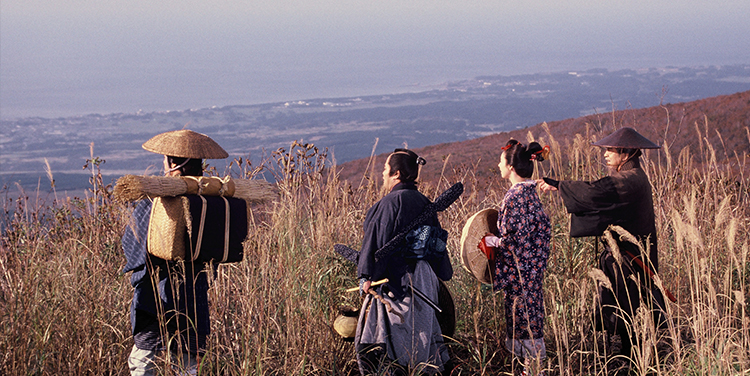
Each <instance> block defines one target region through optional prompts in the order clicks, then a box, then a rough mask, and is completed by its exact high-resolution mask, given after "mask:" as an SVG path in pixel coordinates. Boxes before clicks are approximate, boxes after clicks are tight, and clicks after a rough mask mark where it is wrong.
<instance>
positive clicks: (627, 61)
mask: <svg viewBox="0 0 750 376" xmlns="http://www.w3.org/2000/svg"><path fill="white" fill-rule="evenodd" d="M454 54H456V56H439V57H438V58H435V59H428V58H425V57H424V56H427V55H422V57H420V58H414V57H412V58H411V59H414V60H408V59H406V58H403V57H402V58H393V57H388V56H378V55H377V54H369V55H366V56H361V57H360V58H361V60H358V61H354V60H350V61H335V62H334V63H331V60H330V59H324V58H321V59H320V60H319V61H306V62H298V61H295V60H294V59H285V60H284V59H282V60H280V61H279V63H278V64H275V65H267V66H257V65H256V66H252V65H249V64H248V65H247V66H238V65H236V63H234V65H231V64H222V63H221V62H220V61H217V60H215V59H213V60H211V59H208V58H207V59H206V60H205V61H201V60H195V59H193V60H192V61H191V63H190V64H186V65H184V66H183V65H180V64H174V65H173V66H172V67H171V68H170V69H164V67H161V66H159V65H157V64H153V65H150V66H149V65H145V66H143V65H142V66H125V67H119V68H118V69H101V68H99V69H90V68H89V66H88V65H87V64H80V65H75V66H68V67H66V68H56V67H49V68H48V69H47V70H39V71H33V72H30V71H28V69H27V67H21V66H17V67H13V66H6V67H2V70H1V72H2V85H0V119H13V118H25V117H46V118H55V117H68V116H77V115H86V114H90V113H99V114H110V113H120V112H122V113H136V112H139V111H143V112H152V111H168V110H185V109H190V108H207V107H212V106H219V107H223V106H227V105H249V104H259V103H272V102H281V101H292V100H301V99H313V98H333V97H352V96H360V95H362V96H364V95H372V94H396V93H405V92H419V91H426V90H431V89H434V88H438V87H441V86H442V85H443V84H445V83H446V82H451V81H459V80H463V79H471V78H475V77H477V76H512V75H520V74H531V73H546V72H559V71H570V70H586V69H591V68H605V69H609V70H618V69H623V68H633V69H638V68H651V67H664V66H701V65H724V64H737V63H745V61H739V60H741V59H732V58H731V57H724V58H721V57H716V56H711V57H710V58H711V59H714V60H707V59H708V57H706V56H705V55H702V54H696V55H688V56H675V55H671V56H663V55H658V56H653V57H647V56H632V55H628V56H614V55H602V56H591V55H587V54H583V53H573V52H567V53H558V54H556V55H555V54H553V55H542V54H541V53H540V54H539V56H532V55H529V56H525V57H524V58H523V59H512V60H511V59H510V58H507V57H505V58H504V57H503V56H501V55H500V54H498V53H497V52H496V51H495V52H494V53H492V51H490V52H488V53H486V54H485V53H474V55H473V56H471V54H465V55H461V56H458V53H457V52H454ZM419 59H421V60H419ZM717 61H719V62H720V64H719V63H716V62H717Z"/></svg>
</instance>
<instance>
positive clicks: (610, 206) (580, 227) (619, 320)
mask: <svg viewBox="0 0 750 376" xmlns="http://www.w3.org/2000/svg"><path fill="white" fill-rule="evenodd" d="M594 145H596V146H599V147H602V148H605V149H606V151H605V153H604V158H605V160H606V162H607V166H608V167H609V168H610V175H609V176H607V177H604V178H601V179H599V180H596V181H591V182H588V181H565V180H563V181H556V180H552V179H549V178H544V179H543V181H540V182H539V183H540V185H539V187H540V189H541V190H542V191H544V192H549V191H558V192H559V193H560V196H561V197H562V199H563V202H564V204H565V208H566V209H567V211H568V213H571V214H572V215H571V219H570V236H572V237H583V236H597V237H599V236H601V235H603V234H604V233H605V232H606V231H609V232H610V234H611V235H612V237H613V238H614V240H615V242H616V243H617V248H618V250H619V254H620V255H622V258H621V259H622V260H623V262H622V264H620V263H618V262H617V258H618V257H617V255H616V254H613V250H612V249H611V248H610V246H609V244H608V243H607V242H602V243H603V244H604V249H603V251H602V253H601V254H600V255H599V268H600V269H601V270H602V271H603V272H604V274H605V275H606V276H607V277H608V279H609V282H610V283H611V286H612V289H611V290H610V289H608V288H606V287H601V286H600V287H599V299H598V307H597V309H596V312H595V315H594V321H595V326H596V329H597V330H604V331H606V332H607V333H609V334H615V333H616V334H618V335H619V336H620V339H621V343H622V345H621V349H620V351H619V355H624V356H626V357H630V355H631V350H632V343H633V339H634V338H633V336H632V335H631V333H632V329H630V330H629V329H628V327H629V325H630V324H631V323H632V318H633V316H634V315H635V312H636V310H637V309H638V307H639V306H640V305H641V303H642V301H643V302H645V303H646V304H650V305H651V306H650V307H649V308H651V309H652V312H653V318H654V320H655V323H656V325H657V326H661V325H663V323H664V318H663V314H662V312H663V308H664V297H663V295H662V293H661V291H660V290H659V289H658V288H656V287H655V286H654V284H653V280H652V279H651V277H650V276H649V275H648V274H649V272H648V271H646V270H644V268H650V270H651V272H653V273H658V271H659V255H658V249H657V239H656V223H655V219H654V218H655V216H654V206H653V199H652V196H651V183H650V182H649V180H648V177H647V176H646V173H645V172H644V171H643V169H641V166H640V155H641V150H640V149H657V148H659V146H658V145H656V144H654V143H653V142H651V141H649V140H648V139H646V138H645V137H643V136H642V135H640V134H639V133H638V132H636V131H635V130H634V129H632V128H621V129H619V130H617V131H616V132H614V133H612V134H611V135H609V136H607V137H605V138H603V139H602V140H601V141H599V142H596V143H594ZM612 225H615V226H620V227H622V228H623V229H625V230H626V231H628V232H629V233H630V234H632V235H633V236H635V238H636V239H637V240H638V242H639V243H640V245H641V246H642V248H643V250H644V252H641V251H640V249H639V248H638V246H637V245H635V244H633V243H631V242H628V241H626V240H624V239H622V238H621V236H620V235H619V234H618V233H617V232H615V231H613V230H612V229H610V228H609V226H612ZM646 253H647V254H646ZM633 274H635V275H636V277H637V279H638V281H639V282H638V283H636V282H635V281H633V280H632V279H631V278H630V277H631V275H633ZM639 284H640V286H641V288H639Z"/></svg>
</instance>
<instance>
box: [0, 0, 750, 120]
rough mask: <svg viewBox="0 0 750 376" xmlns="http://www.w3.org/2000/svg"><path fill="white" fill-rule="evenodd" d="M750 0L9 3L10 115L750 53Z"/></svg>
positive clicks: (419, 87) (741, 59)
mask: <svg viewBox="0 0 750 376" xmlns="http://www.w3.org/2000/svg"><path fill="white" fill-rule="evenodd" d="M748 15H750V1H747V0H728V1H704V0H683V1H674V0H633V1H629V0H622V1H619V2H605V1H593V0H568V1H559V0H556V1H547V0H529V1H520V0H513V1H474V0H461V1H458V0H456V1H447V0H432V1H428V0H409V1H406V0H402V1H395V0H338V1H333V0H325V1H314V0H299V1H297V0H273V1H271V0H266V1H229V0H214V1H210V2H208V1H205V0H203V1H194V0H180V1H177V0H162V1H153V0H150V1H145V0H130V1H124V0H96V1H93V0H66V1H54V0H2V1H1V2H0V119H10V118H18V117H30V116H42V117H58V116H72V115H83V114H87V113H103V114H106V113H114V112H125V113H135V112H137V111H139V110H142V111H165V110H184V109H188V108H205V107H211V106H225V105H237V104H255V103H268V102H275V101H286V100H296V99H309V98H320V97H336V96H356V95H369V94H387V93H394V92H407V91H423V90H428V89H430V88H432V87H436V86H437V85H440V84H442V83H444V82H446V81H455V80H460V79H467V78H473V77H476V76H481V75H515V74H527V73H544V72H553V71H565V70H584V69H589V68H606V69H610V70H615V69H622V68H649V67H663V66H697V65H727V64H738V63H748V62H750V37H748V35H750V22H747V17H748Z"/></svg>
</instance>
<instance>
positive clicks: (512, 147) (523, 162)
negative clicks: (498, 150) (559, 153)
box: [501, 139, 549, 179]
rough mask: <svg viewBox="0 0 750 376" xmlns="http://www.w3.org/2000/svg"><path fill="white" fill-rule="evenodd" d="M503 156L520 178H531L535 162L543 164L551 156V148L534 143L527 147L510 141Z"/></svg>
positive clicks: (512, 140) (504, 148) (515, 141)
mask: <svg viewBox="0 0 750 376" xmlns="http://www.w3.org/2000/svg"><path fill="white" fill-rule="evenodd" d="M502 149H503V156H501V158H502V157H504V158H505V161H506V162H507V163H508V166H511V167H513V170H515V171H516V173H517V174H518V176H520V177H522V178H527V179H528V178H530V177H531V175H532V174H533V173H534V161H536V162H542V161H544V159H545V158H547V156H548V155H549V146H544V147H542V145H540V144H539V143H538V142H532V143H530V144H529V146H528V147H527V146H526V145H524V144H522V143H520V142H518V141H517V140H514V139H510V140H508V143H507V144H505V146H504V147H503V148H502Z"/></svg>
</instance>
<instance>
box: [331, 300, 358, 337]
mask: <svg viewBox="0 0 750 376" xmlns="http://www.w3.org/2000/svg"><path fill="white" fill-rule="evenodd" d="M339 313H340V315H339V316H338V317H336V320H334V321H333V330H335V331H336V333H338V334H339V335H340V336H341V338H343V339H344V340H345V341H353V340H354V335H355V334H356V331H357V319H358V317H359V310H358V309H354V308H352V307H341V308H339Z"/></svg>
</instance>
